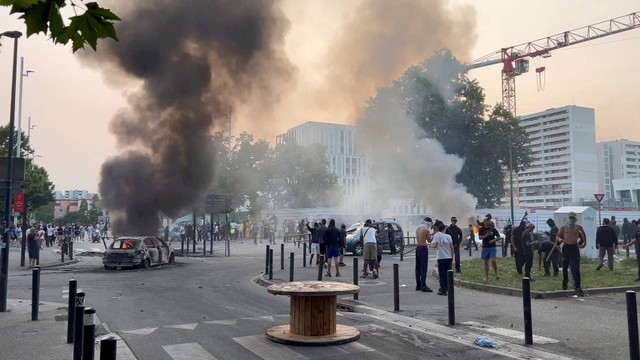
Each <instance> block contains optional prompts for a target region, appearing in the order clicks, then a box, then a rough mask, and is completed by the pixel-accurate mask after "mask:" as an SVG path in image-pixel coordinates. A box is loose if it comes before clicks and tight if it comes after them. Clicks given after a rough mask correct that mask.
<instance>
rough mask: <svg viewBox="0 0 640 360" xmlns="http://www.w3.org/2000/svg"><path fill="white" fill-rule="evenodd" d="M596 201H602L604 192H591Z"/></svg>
mask: <svg viewBox="0 0 640 360" xmlns="http://www.w3.org/2000/svg"><path fill="white" fill-rule="evenodd" d="M593 196H594V197H595V198H596V200H597V201H598V203H602V199H604V194H593Z"/></svg>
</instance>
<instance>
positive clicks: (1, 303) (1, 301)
mask: <svg viewBox="0 0 640 360" xmlns="http://www.w3.org/2000/svg"><path fill="white" fill-rule="evenodd" d="M3 36H6V37H9V38H12V39H13V73H12V77H11V111H10V113H9V135H8V136H9V143H8V146H7V150H8V151H7V179H6V181H5V182H6V183H5V192H4V222H3V224H2V225H3V226H2V232H3V234H2V239H3V241H4V247H3V248H2V267H0V312H6V311H7V280H8V275H9V221H10V219H11V218H10V215H11V182H12V180H13V151H11V149H13V131H14V130H15V129H14V128H15V120H16V119H15V118H16V70H17V69H16V68H17V62H18V39H19V38H20V37H21V36H22V33H21V32H20V31H5V32H3V33H1V34H0V38H2V37H3Z"/></svg>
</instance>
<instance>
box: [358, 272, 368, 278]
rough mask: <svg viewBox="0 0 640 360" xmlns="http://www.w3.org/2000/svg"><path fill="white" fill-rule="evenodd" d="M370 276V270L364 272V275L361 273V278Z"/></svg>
mask: <svg viewBox="0 0 640 360" xmlns="http://www.w3.org/2000/svg"><path fill="white" fill-rule="evenodd" d="M368 276H369V273H368V272H363V273H362V275H360V277H361V278H367V277H368Z"/></svg>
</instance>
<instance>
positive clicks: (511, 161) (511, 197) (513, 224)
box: [509, 138, 516, 229]
mask: <svg viewBox="0 0 640 360" xmlns="http://www.w3.org/2000/svg"><path fill="white" fill-rule="evenodd" d="M512 146H513V145H512V144H511V138H509V192H510V195H509V198H510V200H511V228H512V229H513V228H514V227H515V226H516V223H515V221H516V220H515V219H514V215H513V154H512V151H511V147H512Z"/></svg>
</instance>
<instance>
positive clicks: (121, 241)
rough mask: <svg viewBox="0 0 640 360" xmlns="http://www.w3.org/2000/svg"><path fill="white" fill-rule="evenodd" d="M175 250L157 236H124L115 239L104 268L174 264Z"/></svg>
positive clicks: (108, 250) (107, 253) (108, 251)
mask: <svg viewBox="0 0 640 360" xmlns="http://www.w3.org/2000/svg"><path fill="white" fill-rule="evenodd" d="M174 262H175V255H174V253H173V248H172V247H171V246H170V245H168V244H167V243H165V242H164V241H163V240H162V239H161V238H159V237H157V236H123V237H119V238H117V239H115V240H114V241H113V243H112V244H111V245H110V246H109V248H108V249H107V250H106V251H105V253H104V257H103V258H102V263H103V264H104V268H105V269H107V270H109V269H115V268H119V267H140V268H143V269H146V268H149V267H151V266H153V265H160V264H173V263H174Z"/></svg>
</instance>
